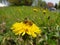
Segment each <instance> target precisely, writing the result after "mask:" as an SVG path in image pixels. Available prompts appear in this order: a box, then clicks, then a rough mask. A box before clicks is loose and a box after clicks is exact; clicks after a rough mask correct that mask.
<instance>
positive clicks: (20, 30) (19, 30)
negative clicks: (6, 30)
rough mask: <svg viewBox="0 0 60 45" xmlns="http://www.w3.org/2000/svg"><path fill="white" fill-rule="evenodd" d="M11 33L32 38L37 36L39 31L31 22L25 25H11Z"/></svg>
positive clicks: (21, 23)
mask: <svg viewBox="0 0 60 45" xmlns="http://www.w3.org/2000/svg"><path fill="white" fill-rule="evenodd" d="M11 29H12V31H13V33H15V35H22V36H24V35H25V34H28V35H30V36H32V37H36V36H37V34H40V33H41V30H40V29H39V27H37V26H36V25H35V24H34V23H33V24H31V22H29V21H27V22H26V23H24V22H20V23H18V22H16V23H14V24H13V25H12V28H11Z"/></svg>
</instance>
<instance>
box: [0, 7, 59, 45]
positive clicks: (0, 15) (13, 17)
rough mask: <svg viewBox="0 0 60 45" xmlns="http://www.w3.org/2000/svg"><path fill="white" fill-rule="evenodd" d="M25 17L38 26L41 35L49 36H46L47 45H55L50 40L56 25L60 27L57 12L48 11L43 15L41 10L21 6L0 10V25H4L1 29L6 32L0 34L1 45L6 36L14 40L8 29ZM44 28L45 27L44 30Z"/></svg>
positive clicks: (54, 33)
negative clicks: (35, 10)
mask: <svg viewBox="0 0 60 45" xmlns="http://www.w3.org/2000/svg"><path fill="white" fill-rule="evenodd" d="M35 8H36V9H37V10H38V11H37V12H34V11H33V9H35ZM26 17H27V18H29V19H30V20H31V21H32V22H34V23H35V24H36V25H37V26H39V27H40V28H41V30H42V33H44V34H47V35H48V34H49V35H48V36H47V37H48V39H47V40H45V41H47V43H48V44H49V45H56V40H55V41H54V40H52V39H50V38H51V37H52V36H53V35H56V28H55V27H57V25H59V26H60V14H59V13H58V12H50V11H49V10H47V11H46V14H43V9H42V8H37V7H27V6H21V7H20V6H19V7H16V6H11V7H3V8H0V24H2V23H3V22H4V23H6V24H5V27H3V28H5V30H6V32H5V33H4V32H3V33H1V34H0V42H1V43H2V40H3V38H4V37H7V36H12V37H13V38H14V39H15V38H16V37H15V36H14V34H13V33H12V32H11V29H10V28H11V26H12V24H13V23H15V22H21V21H23V20H24V18H26ZM48 18H49V19H48ZM44 27H46V29H45V28H44ZM0 28H1V26H0ZM3 28H1V29H0V30H2V29H3ZM50 28H51V29H50ZM49 30H50V33H49ZM54 31H55V32H54ZM0 32H1V31H0ZM57 33H58V32H57ZM42 38H43V36H42ZM43 39H44V38H43ZM51 42H52V43H51ZM42 43H43V42H41V43H39V45H40V44H41V45H42ZM17 45H18V44H17Z"/></svg>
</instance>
